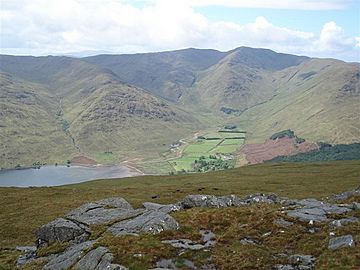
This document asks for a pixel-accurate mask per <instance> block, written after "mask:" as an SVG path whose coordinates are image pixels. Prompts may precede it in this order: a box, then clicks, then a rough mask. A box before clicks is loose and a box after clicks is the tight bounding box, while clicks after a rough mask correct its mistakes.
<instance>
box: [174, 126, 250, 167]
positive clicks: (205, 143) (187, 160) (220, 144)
mask: <svg viewBox="0 0 360 270" xmlns="http://www.w3.org/2000/svg"><path fill="white" fill-rule="evenodd" d="M242 136H245V133H239V134H237V133H226V132H210V133H207V134H205V135H203V137H204V138H221V139H204V140H201V141H199V140H198V141H196V142H192V143H190V144H189V145H188V146H186V148H185V149H184V151H183V153H182V157H181V158H178V159H176V160H173V161H171V162H170V165H171V166H172V167H173V168H174V169H175V170H176V171H182V170H185V171H191V170H193V166H192V164H193V163H194V161H195V160H196V159H199V158H200V157H201V156H205V157H208V156H209V155H215V154H231V153H234V152H236V151H237V150H238V149H239V147H240V146H241V145H242V144H243V143H244V142H245V140H244V139H238V138H236V139H235V138H234V137H242Z"/></svg>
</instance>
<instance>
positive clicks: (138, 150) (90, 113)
mask: <svg viewBox="0 0 360 270" xmlns="http://www.w3.org/2000/svg"><path fill="white" fill-rule="evenodd" d="M0 72H1V76H0V86H1V88H0V106H1V110H0V114H1V115H2V117H1V119H0V138H1V147H2V151H1V153H2V155H0V167H11V166H15V165H17V164H32V162H35V161H37V160H41V161H46V162H61V161H64V160H67V159H71V158H73V157H74V156H75V155H87V156H89V157H91V158H93V159H95V160H97V161H99V162H101V163H104V162H105V163H116V162H118V161H119V160H121V159H126V158H131V157H137V158H145V159H151V160H153V159H156V160H161V158H162V157H161V155H159V153H161V152H162V151H165V150H166V149H167V145H168V144H170V143H171V142H174V141H177V140H179V139H181V138H184V137H187V136H191V134H193V133H195V132H197V131H199V130H200V129H204V128H210V127H219V126H223V125H226V124H235V125H237V126H238V127H239V128H241V130H245V131H246V132H247V137H246V142H247V143H259V142H263V141H265V140H266V139H267V138H269V137H270V136H271V135H272V134H274V133H276V132H279V131H281V130H287V129H291V130H293V131H294V132H295V133H296V134H297V135H298V136H299V137H301V138H304V139H306V140H307V141H309V142H318V141H324V142H329V143H332V144H339V143H356V142H359V141H360V119H359V116H360V108H359V107H360V106H359V104H360V90H359V89H360V83H359V81H360V64H358V63H345V62H342V61H338V60H334V59H315V58H308V57H304V56H295V55H289V54H281V53H276V52H274V51H271V50H266V49H254V48H247V47H240V48H236V49H234V50H231V51H228V52H220V51H216V50H201V49H185V50H178V51H169V52H159V53H145V54H127V55H97V56H92V57H86V58H71V57H65V56H46V57H32V56H9V55H0ZM45 146H46V147H45ZM105 153H111V154H105Z"/></svg>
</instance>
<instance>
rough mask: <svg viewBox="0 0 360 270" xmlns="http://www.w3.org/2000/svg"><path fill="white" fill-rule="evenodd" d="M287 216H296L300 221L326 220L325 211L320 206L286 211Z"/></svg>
mask: <svg viewBox="0 0 360 270" xmlns="http://www.w3.org/2000/svg"><path fill="white" fill-rule="evenodd" d="M287 214H288V216H290V217H293V218H297V219H299V220H301V221H311V220H312V221H315V222H322V221H326V220H328V219H327V217H326V212H325V211H324V210H323V209H321V208H300V209H294V210H290V211H288V212H287Z"/></svg>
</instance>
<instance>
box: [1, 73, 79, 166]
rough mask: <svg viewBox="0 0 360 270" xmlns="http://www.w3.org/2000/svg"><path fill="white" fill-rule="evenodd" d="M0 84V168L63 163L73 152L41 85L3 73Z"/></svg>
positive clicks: (49, 99)
mask: <svg viewBox="0 0 360 270" xmlns="http://www.w3.org/2000/svg"><path fill="white" fill-rule="evenodd" d="M0 83H1V91H0V126H1V128H0V141H1V144H0V145H1V146H0V147H1V149H0V152H1V154H0V167H14V166H16V165H17V164H22V165H24V164H26V165H31V164H32V163H34V162H35V161H47V162H65V160H66V159H67V158H68V157H69V156H71V155H72V154H75V153H76V149H75V148H74V147H73V145H72V143H71V140H70V139H69V137H68V136H66V135H65V134H64V132H63V129H62V123H61V122H60V121H59V118H58V116H57V111H58V104H57V102H56V100H55V99H54V98H53V97H52V96H51V95H50V94H49V93H48V92H47V89H46V88H44V86H43V85H39V84H36V83H29V82H26V81H22V80H20V79H19V78H15V77H13V76H11V75H8V74H5V73H0ZM44 145H46V146H47V147H46V148H45V147H44Z"/></svg>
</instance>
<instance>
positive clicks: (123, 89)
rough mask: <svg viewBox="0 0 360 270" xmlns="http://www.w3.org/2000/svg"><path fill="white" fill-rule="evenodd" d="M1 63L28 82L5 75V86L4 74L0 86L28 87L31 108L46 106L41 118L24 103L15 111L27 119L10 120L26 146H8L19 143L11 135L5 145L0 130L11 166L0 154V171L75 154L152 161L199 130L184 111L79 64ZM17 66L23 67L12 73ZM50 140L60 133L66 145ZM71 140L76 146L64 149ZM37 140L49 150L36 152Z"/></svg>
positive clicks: (54, 60)
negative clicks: (34, 93) (34, 132)
mask: <svg viewBox="0 0 360 270" xmlns="http://www.w3.org/2000/svg"><path fill="white" fill-rule="evenodd" d="M1 59H2V60H4V63H6V64H4V63H3V64H2V66H1V69H6V70H7V71H9V72H13V73H16V74H17V75H19V76H21V77H22V78H26V79H32V80H33V81H34V82H30V81H25V80H23V81H21V83H22V84H21V85H20V84H19V83H17V84H16V83H14V82H13V81H12V80H15V78H13V77H11V76H10V77H9V78H7V81H6V80H5V77H4V78H3V77H2V78H0V81H1V82H2V83H4V84H5V83H7V84H8V85H10V86H11V89H12V91H17V92H21V91H23V89H26V88H35V86H36V87H37V90H38V91H37V96H36V97H37V99H38V100H39V101H38V103H39V104H37V103H36V104H35V105H36V106H39V107H41V106H43V107H44V106H45V107H46V108H45V109H46V114H44V113H42V111H41V110H43V107H41V108H40V109H36V110H35V109H34V108H33V107H31V104H27V105H29V106H24V107H23V108H22V109H23V110H24V111H26V113H23V115H27V119H26V117H22V118H19V120H18V121H17V122H19V121H20V119H21V120H22V122H21V123H20V122H19V123H18V124H19V126H21V127H23V128H24V129H25V132H23V131H21V133H22V135H23V137H24V140H25V141H26V142H27V143H26V144H25V143H24V144H23V143H21V147H22V149H17V147H16V145H18V144H19V143H20V141H19V140H20V139H14V137H12V140H11V142H8V139H6V138H7V135H6V134H10V133H5V132H7V131H5V130H4V129H2V130H0V135H1V136H2V137H3V138H4V139H3V140H2V143H3V142H4V145H6V143H7V146H6V147H8V152H12V153H13V154H12V156H13V160H11V161H8V160H7V157H8V156H9V155H6V157H5V156H3V161H2V162H1V166H2V167H14V166H15V165H16V164H22V165H30V164H32V163H33V162H34V161H35V160H40V161H42V162H44V161H46V162H52V161H56V162H62V161H63V160H66V159H71V158H72V157H73V156H75V155H78V154H84V155H88V156H90V157H93V158H96V157H100V160H99V162H105V163H117V162H118V161H119V160H121V159H125V158H127V157H129V156H132V157H141V158H152V159H156V157H158V158H160V156H159V153H160V152H162V151H165V150H166V149H167V145H168V144H170V143H171V142H173V141H176V140H178V139H180V138H181V137H184V136H187V135H188V134H189V133H192V132H195V131H196V129H197V128H198V127H201V126H202V125H203V123H202V122H201V121H198V120H197V119H196V118H195V117H193V116H192V114H191V113H188V112H185V111H184V110H182V109H180V108H178V107H177V106H175V105H173V104H170V103H169V102H167V101H165V100H163V99H161V98H156V97H154V96H152V95H150V94H149V93H147V92H145V91H143V90H142V89H139V88H135V87H132V86H129V85H125V84H123V83H121V82H120V81H119V79H118V78H117V77H116V76H115V75H114V74H113V73H112V72H110V71H106V70H103V69H101V68H99V67H97V66H93V65H91V64H88V63H86V62H83V61H81V60H77V59H71V58H67V57H40V58H35V57H22V58H18V57H6V56H2V58H1ZM21 62H23V66H24V68H22V69H19V68H18V66H19V64H21ZM34 85H35V86H34ZM10 86H9V87H10ZM35 89H36V88H35ZM5 90H6V88H2V89H1V94H2V97H3V98H4V99H6V100H10V103H16V102H17V103H18V104H21V103H22V104H26V103H24V102H23V101H22V100H20V102H19V100H18V99H17V98H16V97H14V96H13V95H11V93H9V91H5ZM33 91H35V90H33ZM4 106H5V105H4ZM6 106H8V105H6ZM14 117H15V114H6V119H5V120H6V121H7V122H9V123H10V122H12V121H14V120H15V119H14ZM55 118H56V119H57V121H58V120H59V118H62V119H63V120H64V123H66V125H67V126H68V128H67V130H66V132H63V131H62V124H63V123H61V122H59V121H58V122H59V123H57V122H56V123H55V121H54V119H55ZM38 119H39V120H41V121H38ZM37 122H39V123H41V125H42V126H41V127H40V126H39V123H37ZM19 126H10V124H9V125H8V128H13V129H18V128H19ZM33 126H34V127H36V129H37V131H38V132H37V134H38V135H37V136H35V137H34V136H32V137H31V132H32V131H31V130H32V129H33ZM48 130H49V132H47V131H48ZM54 130H56V132H58V133H59V134H57V133H56V132H55V131H54ZM30 131H31V132H30ZM45 131H46V132H45ZM17 132H18V133H20V131H17ZM50 132H51V134H49V133H50ZM55 136H60V137H61V136H62V137H63V138H65V139H66V140H67V142H65V141H64V139H62V141H61V139H58V138H57V137H55ZM54 137H55V138H54ZM71 138H73V139H74V141H75V145H76V147H77V148H78V149H76V148H75V147H74V146H73V145H72V142H71V140H72V139H71ZM54 140H55V141H54ZM30 142H31V144H30ZM139 142H140V143H139ZM44 143H47V145H51V146H53V145H54V144H57V145H56V147H51V148H50V147H49V148H44V147H43V145H44ZM38 148H42V149H41V151H39V152H38V153H39V156H36V155H34V154H32V152H33V151H34V149H38ZM69 148H70V149H69ZM58 149H59V150H60V151H57V150H58ZM105 151H111V152H113V155H112V157H111V158H110V159H109V158H108V159H104V158H102V157H101V156H102V154H103V153H104V152H105ZM40 154H41V155H40ZM34 159H35V160H34ZM10 162H11V163H10ZM14 162H15V164H13V163H14Z"/></svg>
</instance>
